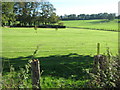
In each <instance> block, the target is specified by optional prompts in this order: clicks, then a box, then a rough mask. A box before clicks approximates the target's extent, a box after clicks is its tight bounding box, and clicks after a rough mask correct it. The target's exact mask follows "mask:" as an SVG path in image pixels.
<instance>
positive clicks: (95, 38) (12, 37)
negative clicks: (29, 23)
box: [2, 28, 118, 88]
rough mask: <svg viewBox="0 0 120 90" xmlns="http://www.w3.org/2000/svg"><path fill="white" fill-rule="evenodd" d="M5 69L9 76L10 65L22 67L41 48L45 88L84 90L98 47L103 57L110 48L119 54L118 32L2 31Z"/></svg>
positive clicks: (28, 29)
mask: <svg viewBox="0 0 120 90" xmlns="http://www.w3.org/2000/svg"><path fill="white" fill-rule="evenodd" d="M2 31H3V43H2V45H3V53H2V54H3V68H4V72H3V73H6V72H7V71H8V68H9V64H11V65H14V66H15V67H16V68H17V67H23V66H24V65H25V64H26V63H28V60H30V58H31V55H32V54H33V52H34V51H35V49H36V47H37V45H39V51H38V52H37V54H36V57H35V58H37V59H39V60H40V62H41V70H43V71H44V72H43V74H42V79H41V80H42V81H43V80H44V82H45V83H43V82H41V83H42V87H52V88H54V87H60V86H59V85H60V84H61V85H63V86H66V87H72V86H73V85H74V86H75V87H83V85H84V84H85V83H86V82H87V81H88V80H89V79H88V78H87V76H88V75H87V73H86V72H85V69H90V68H91V67H92V63H93V56H94V55H96V45H97V43H100V45H101V48H100V53H101V54H104V53H106V50H107V47H109V48H110V51H111V52H112V54H113V55H116V54H117V52H118V32H112V31H97V30H86V29H73V28H66V29H58V31H56V30H55V29H43V28H39V29H38V30H37V33H36V32H35V30H34V29H33V28H3V29H2Z"/></svg>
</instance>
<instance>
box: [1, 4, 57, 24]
mask: <svg viewBox="0 0 120 90" xmlns="http://www.w3.org/2000/svg"><path fill="white" fill-rule="evenodd" d="M55 11H56V9H55V8H54V6H53V5H52V4H51V3H50V2H14V3H13V2H2V25H3V26H4V25H20V26H35V25H47V24H53V23H56V22H58V21H59V17H58V16H57V15H56V13H55Z"/></svg>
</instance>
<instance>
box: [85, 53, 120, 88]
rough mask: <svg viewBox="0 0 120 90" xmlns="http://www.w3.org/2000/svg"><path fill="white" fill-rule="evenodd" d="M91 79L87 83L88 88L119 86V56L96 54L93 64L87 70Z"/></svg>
mask: <svg viewBox="0 0 120 90" xmlns="http://www.w3.org/2000/svg"><path fill="white" fill-rule="evenodd" d="M88 73H89V75H90V77H91V80H90V82H89V83H88V84H87V86H88V87H90V88H114V87H116V88H119V87H120V57H119V56H116V57H115V56H112V55H111V54H110V53H109V52H108V54H107V55H96V56H95V57H94V65H93V68H92V70H91V71H89V72H88Z"/></svg>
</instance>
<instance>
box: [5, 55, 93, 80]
mask: <svg viewBox="0 0 120 90" xmlns="http://www.w3.org/2000/svg"><path fill="white" fill-rule="evenodd" d="M30 58H31V56H27V57H18V58H3V68H4V69H3V73H5V72H8V71H9V65H13V66H14V67H15V68H16V70H17V68H18V67H24V66H25V64H27V63H28V60H30ZM36 58H37V59H39V60H40V63H41V70H43V71H44V72H43V74H42V76H54V77H63V78H69V77H71V76H73V77H75V78H76V79H84V78H85V76H86V75H87V73H86V72H85V69H90V68H91V67H92V63H93V57H91V56H83V55H79V54H77V53H70V54H68V55H53V56H48V57H36Z"/></svg>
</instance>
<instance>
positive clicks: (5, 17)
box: [2, 2, 15, 26]
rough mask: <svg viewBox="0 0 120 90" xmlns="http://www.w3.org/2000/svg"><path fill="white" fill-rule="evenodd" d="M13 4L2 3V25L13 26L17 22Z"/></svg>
mask: <svg viewBox="0 0 120 90" xmlns="http://www.w3.org/2000/svg"><path fill="white" fill-rule="evenodd" d="M13 6H14V3H13V2H2V25H3V26H4V25H11V24H13V23H14V22H15V14H14V13H13Z"/></svg>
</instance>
